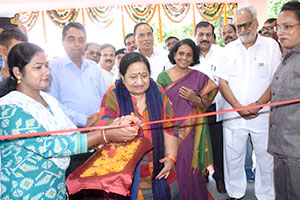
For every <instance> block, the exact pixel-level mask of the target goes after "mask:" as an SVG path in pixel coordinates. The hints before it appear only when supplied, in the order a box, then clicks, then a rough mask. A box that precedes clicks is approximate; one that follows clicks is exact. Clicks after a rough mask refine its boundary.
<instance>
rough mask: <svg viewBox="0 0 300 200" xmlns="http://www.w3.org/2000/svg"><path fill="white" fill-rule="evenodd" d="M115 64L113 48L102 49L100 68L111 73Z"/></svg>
mask: <svg viewBox="0 0 300 200" xmlns="http://www.w3.org/2000/svg"><path fill="white" fill-rule="evenodd" d="M114 64H115V51H114V49H113V48H112V47H107V48H105V49H102V51H101V57H100V66H101V68H102V69H106V70H108V71H110V70H111V69H112V67H113V66H114Z"/></svg>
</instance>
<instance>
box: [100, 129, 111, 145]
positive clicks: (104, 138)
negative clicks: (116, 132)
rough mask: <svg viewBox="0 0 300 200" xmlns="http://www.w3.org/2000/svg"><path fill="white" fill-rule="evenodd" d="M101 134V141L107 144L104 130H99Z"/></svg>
mask: <svg viewBox="0 0 300 200" xmlns="http://www.w3.org/2000/svg"><path fill="white" fill-rule="evenodd" d="M101 134H102V136H103V140H104V142H105V144H108V143H109V142H108V141H107V138H106V135H105V131H104V129H102V130H101Z"/></svg>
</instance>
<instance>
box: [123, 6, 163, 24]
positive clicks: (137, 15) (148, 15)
mask: <svg viewBox="0 0 300 200" xmlns="http://www.w3.org/2000/svg"><path fill="white" fill-rule="evenodd" d="M157 5H158V4H154V5H148V6H141V5H139V6H124V9H125V11H126V12H127V14H128V16H129V17H130V19H131V20H132V21H134V22H135V23H140V22H146V23H149V22H150V21H151V20H152V18H153V16H154V13H155V12H156V7H157ZM141 8H142V9H141ZM143 8H144V9H143Z"/></svg>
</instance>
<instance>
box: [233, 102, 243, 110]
mask: <svg viewBox="0 0 300 200" xmlns="http://www.w3.org/2000/svg"><path fill="white" fill-rule="evenodd" d="M239 105H241V104H240V103H239V102H237V103H236V104H234V105H233V108H234V109H236V108H237V107H238V106H239Z"/></svg>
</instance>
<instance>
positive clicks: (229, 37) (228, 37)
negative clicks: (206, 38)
mask: <svg viewBox="0 0 300 200" xmlns="http://www.w3.org/2000/svg"><path fill="white" fill-rule="evenodd" d="M228 39H233V38H232V37H231V36H227V37H226V38H225V40H228Z"/></svg>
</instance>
